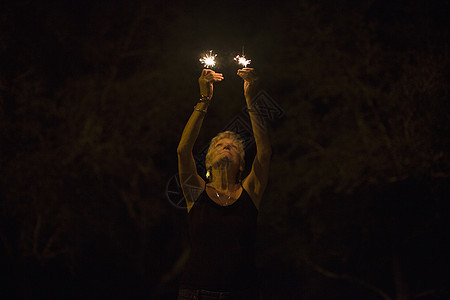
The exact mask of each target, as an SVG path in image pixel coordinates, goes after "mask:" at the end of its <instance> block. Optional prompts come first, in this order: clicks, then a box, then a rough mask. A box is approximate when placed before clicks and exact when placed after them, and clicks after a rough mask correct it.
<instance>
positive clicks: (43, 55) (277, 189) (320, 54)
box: [0, 0, 450, 300]
mask: <svg viewBox="0 0 450 300" xmlns="http://www.w3.org/2000/svg"><path fill="white" fill-rule="evenodd" d="M9 2H10V3H6V4H5V3H4V4H1V5H0V6H1V9H0V56H1V59H0V136H1V141H0V145H1V146H0V176H1V177H0V179H1V181H0V257H1V275H2V277H3V279H2V280H1V285H2V287H1V291H2V293H4V294H6V293H10V295H12V297H11V299H106V298H110V299H175V298H176V292H177V285H178V280H179V275H180V272H181V270H182V265H183V262H184V260H185V257H186V254H187V238H186V228H185V226H186V219H185V212H184V211H183V210H180V209H177V208H175V207H174V206H173V205H172V204H171V203H170V202H169V201H168V198H167V189H166V185H167V183H168V182H169V180H170V179H171V178H172V176H173V175H175V174H176V172H177V156H176V147H177V144H178V141H179V138H180V135H181V132H182V129H183V127H184V124H185V122H186V121H187V119H188V117H189V115H190V113H191V111H192V107H193V105H194V104H195V103H196V100H197V98H198V97H199V96H198V87H197V78H198V76H199V74H200V71H201V68H202V67H201V65H200V63H199V61H198V59H199V58H200V56H202V55H203V54H204V53H205V52H206V51H208V50H210V49H213V50H214V51H215V52H216V53H218V55H219V56H218V59H219V61H218V65H217V67H216V68H215V70H216V71H218V72H222V73H223V74H224V76H225V80H224V81H223V82H221V83H220V84H217V85H216V87H215V97H214V99H213V100H214V101H213V103H212V105H211V107H210V109H209V112H208V115H207V117H206V120H205V123H204V127H203V129H202V132H201V134H200V137H199V139H198V142H197V146H198V150H199V149H200V148H201V147H203V146H204V145H205V144H206V143H207V142H208V140H209V139H210V138H212V137H213V136H214V135H215V134H216V133H217V132H218V131H220V130H221V129H222V128H223V127H224V126H225V125H226V124H227V123H228V122H229V120H231V119H232V118H233V117H234V116H235V115H236V114H237V113H238V112H239V111H240V109H241V108H242V107H243V106H244V99H243V95H242V83H241V80H240V79H239V78H238V77H237V76H236V75H235V73H236V70H237V68H238V66H237V65H236V64H235V63H234V62H233V61H232V57H233V56H234V55H236V54H239V53H240V52H241V49H242V46H243V45H245V53H246V54H247V56H248V57H249V58H250V59H252V64H251V65H250V66H252V67H254V68H256V69H257V70H258V72H259V73H260V74H261V76H262V79H263V82H264V90H265V91H266V92H267V93H268V94H270V95H271V97H272V98H273V99H274V100H275V101H276V102H277V103H278V104H279V105H280V106H281V107H282V108H283V110H284V111H285V116H284V118H282V119H278V120H275V121H274V122H272V129H271V140H272V144H273V159H272V165H271V178H270V182H269V186H268V187H267V190H266V193H265V197H264V199H263V203H262V207H261V210H260V218H259V229H260V230H259V237H258V248H257V264H258V268H259V271H260V274H261V293H262V295H263V296H264V297H263V299H325V300H328V299H329V300H331V299H369V300H370V299H374V300H375V299H385V300H388V299H398V300H409V299H423V300H430V299H449V297H450V296H449V290H448V284H449V281H448V279H449V267H450V263H449V256H448V253H449V250H450V249H449V238H448V236H449V230H448V228H449V204H448V200H449V189H448V186H449V151H448V149H449V146H450V145H449V129H450V127H449V126H450V124H449V112H450V110H449V84H448V82H449V77H450V76H449V75H450V74H449V70H450V68H449V65H450V64H449V62H450V57H449V28H450V24H449V18H448V16H449V12H450V10H449V4H448V2H447V1H425V0H423V1H377V0H372V1H370V0H367V1H339V0H337V1H312V0H303V1H298V2H297V3H295V2H286V3H284V2H270V1H207V2H201V3H195V4H193V3H190V2H189V1H172V2H170V1H122V0H114V1H68V0H59V1H40V2H38V1H24V0H18V1H9ZM287 3H289V4H287ZM251 160H252V158H251V151H250V152H249V156H247V161H250V162H251Z"/></svg>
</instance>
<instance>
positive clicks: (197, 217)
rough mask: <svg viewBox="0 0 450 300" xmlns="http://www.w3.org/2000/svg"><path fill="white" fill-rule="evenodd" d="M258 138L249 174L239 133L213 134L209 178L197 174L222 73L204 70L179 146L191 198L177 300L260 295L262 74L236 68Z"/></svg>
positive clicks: (264, 175)
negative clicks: (198, 146) (196, 152)
mask: <svg viewBox="0 0 450 300" xmlns="http://www.w3.org/2000/svg"><path fill="white" fill-rule="evenodd" d="M237 75H238V76H240V77H241V78H242V79H243V80H244V95H245V99H246V102H247V107H248V111H249V115H250V120H251V124H252V128H253V135H254V138H255V142H256V149H257V152H256V155H255V159H254V161H253V165H252V169H251V172H250V173H249V175H248V176H247V177H246V178H245V179H243V180H241V178H240V174H242V171H243V169H244V149H243V144H242V141H241V140H240V138H239V136H238V135H237V134H236V133H233V132H230V131H226V132H222V133H220V134H219V135H217V136H216V137H215V138H213V139H212V141H211V144H210V147H209V150H208V153H207V155H206V161H205V164H206V168H207V170H208V172H207V178H208V183H206V182H205V181H204V180H203V179H202V177H200V175H198V173H197V169H196V166H195V161H194V157H193V154H192V149H193V147H194V143H195V141H196V139H197V137H198V134H199V132H200V128H201V125H202V123H203V119H204V118H205V115H206V113H207V109H208V107H209V105H210V103H211V99H212V96H213V86H214V83H215V82H220V81H222V80H223V75H222V74H220V73H216V72H214V71H212V70H208V69H205V70H203V71H202V73H201V76H200V78H199V80H198V81H199V86H200V94H201V98H200V100H199V102H198V103H197V105H196V106H195V107H194V111H193V112H192V115H191V117H190V118H189V120H188V122H187V124H186V126H185V128H184V130H183V134H182V136H181V140H180V143H179V146H178V149H177V152H178V169H179V174H180V182H181V183H182V189H183V193H184V197H185V199H186V202H187V211H188V224H189V235H190V246H191V253H190V258H189V260H188V263H187V266H186V270H185V273H184V276H183V278H182V280H181V286H180V291H179V298H178V299H254V298H257V296H256V295H257V293H256V292H255V291H256V272H255V268H254V264H253V256H254V253H253V252H254V242H255V237H256V218H257V214H258V209H259V206H260V202H261V198H262V195H263V192H264V189H265V187H266V185H267V180H268V175H269V161H270V156H271V147H270V143H269V138H268V136H267V130H266V129H265V127H264V124H263V123H261V122H260V121H259V119H258V114H257V113H258V110H257V107H256V103H253V102H252V100H253V99H254V97H255V95H256V92H257V91H258V90H257V87H258V77H257V76H256V74H255V72H254V70H253V69H252V68H243V69H240V70H238V72H237Z"/></svg>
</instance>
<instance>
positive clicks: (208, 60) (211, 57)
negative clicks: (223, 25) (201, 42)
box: [200, 50, 217, 68]
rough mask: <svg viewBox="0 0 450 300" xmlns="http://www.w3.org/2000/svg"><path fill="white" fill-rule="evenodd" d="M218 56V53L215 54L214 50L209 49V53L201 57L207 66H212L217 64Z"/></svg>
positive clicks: (201, 60)
mask: <svg viewBox="0 0 450 300" xmlns="http://www.w3.org/2000/svg"><path fill="white" fill-rule="evenodd" d="M216 56H217V54H213V53H212V50H209V54H206V55H205V56H203V57H202V58H200V62H201V63H202V64H203V66H204V67H205V68H212V67H214V66H215V65H216Z"/></svg>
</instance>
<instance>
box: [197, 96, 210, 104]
mask: <svg viewBox="0 0 450 300" xmlns="http://www.w3.org/2000/svg"><path fill="white" fill-rule="evenodd" d="M200 96H201V97H200V100H198V101H200V102H204V103H207V104H209V102H211V98H210V97H208V96H203V95H200Z"/></svg>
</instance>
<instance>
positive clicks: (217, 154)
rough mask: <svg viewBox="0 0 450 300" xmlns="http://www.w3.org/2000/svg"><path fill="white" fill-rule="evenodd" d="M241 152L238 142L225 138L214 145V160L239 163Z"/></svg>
mask: <svg viewBox="0 0 450 300" xmlns="http://www.w3.org/2000/svg"><path fill="white" fill-rule="evenodd" d="M239 159H240V153H239V148H238V145H237V143H236V142H235V141H234V140H232V139H229V138H224V139H221V140H219V141H217V143H216V144H215V145H214V148H213V162H217V161H219V160H227V161H230V162H234V163H237V164H239Z"/></svg>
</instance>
